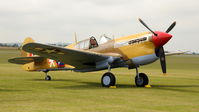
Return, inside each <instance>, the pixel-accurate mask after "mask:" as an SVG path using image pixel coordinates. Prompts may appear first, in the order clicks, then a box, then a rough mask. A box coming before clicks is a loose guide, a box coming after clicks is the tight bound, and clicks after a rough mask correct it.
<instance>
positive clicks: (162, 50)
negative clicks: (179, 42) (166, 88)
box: [159, 47, 167, 73]
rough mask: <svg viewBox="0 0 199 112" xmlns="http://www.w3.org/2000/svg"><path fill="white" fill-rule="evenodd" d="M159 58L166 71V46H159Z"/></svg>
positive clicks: (163, 69) (164, 71)
mask: <svg viewBox="0 0 199 112" xmlns="http://www.w3.org/2000/svg"><path fill="white" fill-rule="evenodd" d="M159 58H160V64H161V67H162V72H163V73H166V72H167V71H166V58H165V53H164V48H163V47H160V48H159Z"/></svg>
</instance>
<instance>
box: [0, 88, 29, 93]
mask: <svg viewBox="0 0 199 112" xmlns="http://www.w3.org/2000/svg"><path fill="white" fill-rule="evenodd" d="M25 91H30V90H18V89H0V92H25Z"/></svg>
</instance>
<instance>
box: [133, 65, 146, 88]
mask: <svg viewBox="0 0 199 112" xmlns="http://www.w3.org/2000/svg"><path fill="white" fill-rule="evenodd" d="M135 84H136V86H137V87H144V86H146V85H148V84H149V79H148V77H147V75H146V74H145V73H139V72H138V69H137V68H136V77H135Z"/></svg>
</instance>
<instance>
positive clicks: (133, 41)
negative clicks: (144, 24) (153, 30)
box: [114, 34, 152, 48]
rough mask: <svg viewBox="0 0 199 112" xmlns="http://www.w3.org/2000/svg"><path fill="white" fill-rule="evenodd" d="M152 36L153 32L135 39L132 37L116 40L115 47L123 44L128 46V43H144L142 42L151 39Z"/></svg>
mask: <svg viewBox="0 0 199 112" xmlns="http://www.w3.org/2000/svg"><path fill="white" fill-rule="evenodd" d="M151 37H152V35H151V34H147V35H144V36H142V37H139V38H134V39H131V40H124V41H122V42H116V43H115V44H114V48H118V47H122V46H128V45H135V44H139V43H142V42H146V41H150V38H151Z"/></svg>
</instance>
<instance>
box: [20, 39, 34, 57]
mask: <svg viewBox="0 0 199 112" xmlns="http://www.w3.org/2000/svg"><path fill="white" fill-rule="evenodd" d="M33 42H35V41H34V40H33V39H32V38H31V37H27V38H25V40H24V41H23V43H22V47H23V45H25V44H27V43H33ZM21 56H22V57H31V56H33V54H32V53H28V52H26V51H24V50H21Z"/></svg>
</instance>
